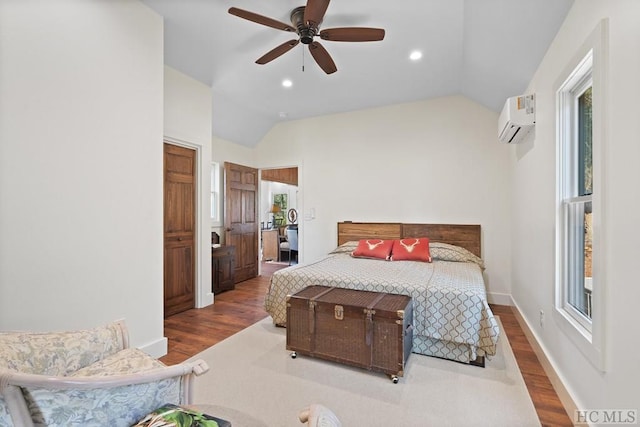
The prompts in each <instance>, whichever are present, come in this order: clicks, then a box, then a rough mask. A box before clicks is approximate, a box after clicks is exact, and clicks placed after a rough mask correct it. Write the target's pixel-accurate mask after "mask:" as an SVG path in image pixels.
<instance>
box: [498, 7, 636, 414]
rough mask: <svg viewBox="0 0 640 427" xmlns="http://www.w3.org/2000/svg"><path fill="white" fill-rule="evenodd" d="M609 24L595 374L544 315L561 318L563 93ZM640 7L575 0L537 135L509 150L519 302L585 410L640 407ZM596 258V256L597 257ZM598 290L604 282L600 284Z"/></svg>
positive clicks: (546, 66) (534, 88)
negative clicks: (558, 197) (586, 46)
mask: <svg viewBox="0 0 640 427" xmlns="http://www.w3.org/2000/svg"><path fill="white" fill-rule="evenodd" d="M603 18H608V19H609V55H610V60H609V64H608V68H609V78H608V79H607V81H606V84H607V86H608V87H609V94H608V103H609V109H608V111H607V113H606V114H607V116H608V119H609V120H608V137H607V140H606V141H605V149H604V154H605V158H604V176H603V177H602V179H603V182H604V193H605V194H603V197H604V212H603V213H602V217H601V218H602V221H603V222H602V228H601V229H600V230H594V232H601V233H602V235H603V236H604V239H605V243H606V251H605V253H602V254H601V256H603V257H604V258H605V259H604V266H605V270H606V272H605V276H606V278H607V283H602V284H600V285H601V286H605V287H606V289H607V292H606V297H605V300H606V301H605V305H604V307H602V306H599V307H598V306H595V307H594V310H604V312H605V321H606V326H605V327H606V334H605V348H606V350H605V360H606V364H607V365H608V368H607V371H606V372H600V371H599V370H598V369H596V368H595V367H594V366H593V365H592V364H591V363H590V362H589V361H588V360H587V359H586V358H585V357H584V356H583V355H582V353H581V352H580V351H579V350H578V349H577V348H576V346H575V345H574V344H573V342H572V341H571V340H569V339H568V337H567V336H566V335H564V333H563V332H562V331H561V330H560V329H559V328H558V325H557V324H556V323H555V319H554V318H553V316H546V323H545V326H544V328H543V327H541V326H540V324H539V321H538V313H539V310H540V309H543V310H545V311H546V312H547V313H552V310H553V302H554V277H555V272H554V271H555V270H554V269H555V254H554V236H555V189H556V183H555V162H556V155H555V152H556V151H555V150H556V145H555V144H556V142H555V94H554V92H553V88H554V85H555V84H556V82H557V81H558V79H559V78H560V77H561V76H562V72H563V70H564V68H565V67H566V66H567V64H568V62H569V61H570V60H571V58H573V57H574V56H575V55H576V54H577V52H578V50H579V49H580V47H581V46H582V45H583V43H584V42H585V40H586V39H587V37H588V36H589V34H591V32H592V31H593V30H594V28H595V27H596V25H597V24H598V23H599V21H600V20H601V19H603ZM639 20H640V2H637V1H632V0H610V1H601V0H576V2H575V4H574V6H573V8H572V9H571V12H570V13H569V15H568V16H567V19H566V21H565V23H564V24H563V26H562V28H561V29H560V31H559V33H558V35H557V36H556V39H555V40H554V42H553V44H552V45H551V47H550V48H549V50H548V52H547V54H546V56H545V58H544V60H543V61H542V63H541V64H540V66H539V68H538V70H537V72H536V74H535V77H534V79H533V80H532V82H531V83H530V91H531V92H535V93H536V97H537V100H536V101H537V102H536V103H537V114H536V122H537V123H536V130H535V135H534V137H533V138H531V139H530V140H529V141H527V142H525V143H524V144H523V145H521V146H516V147H510V149H509V151H510V154H511V160H510V163H511V168H512V173H511V180H512V181H513V193H512V208H513V234H512V242H511V245H512V247H513V274H512V278H513V285H512V287H513V298H514V300H515V302H516V304H517V305H518V306H519V308H520V310H521V311H522V312H523V314H524V316H525V318H526V320H527V321H528V323H529V325H530V326H531V328H532V329H533V331H534V333H535V334H536V335H537V338H538V340H539V341H540V342H541V343H542V346H543V347H544V348H545V350H546V353H547V356H548V357H549V359H550V360H551V362H552V363H553V364H554V365H555V368H556V370H557V371H558V372H559V374H560V376H561V378H562V379H563V383H564V384H565V386H566V387H567V389H568V391H569V392H570V394H571V395H572V397H573V399H574V401H575V402H576V404H577V406H578V407H579V408H580V409H607V408H612V409H616V408H617V409H640V394H639V393H638V391H637V384H638V382H640V364H639V363H638V361H639V360H640V358H639V357H640V356H639V353H640V341H639V340H638V334H637V332H636V331H637V324H638V316H637V313H638V308H637V307H638V301H640V286H638V273H637V265H638V261H637V255H638V253H639V251H638V243H637V242H638V241H639V240H640V229H639V227H638V218H639V216H638V210H639V209H640V192H639V191H638V182H640V180H639V179H638V166H637V162H638V159H640V144H638V135H640V121H639V120H638V116H639V114H640V108H638V104H637V100H638V95H639V94H640V80H639V79H638V76H640V55H639V54H638V52H640V26H638V22H639ZM594 254H595V251H594ZM595 286H598V283H596V284H595Z"/></svg>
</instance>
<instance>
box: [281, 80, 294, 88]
mask: <svg viewBox="0 0 640 427" xmlns="http://www.w3.org/2000/svg"><path fill="white" fill-rule="evenodd" d="M282 86H283V87H291V86H293V82H292V81H291V79H284V80H283V81H282Z"/></svg>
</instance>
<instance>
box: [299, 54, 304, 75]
mask: <svg viewBox="0 0 640 427" xmlns="http://www.w3.org/2000/svg"><path fill="white" fill-rule="evenodd" d="M300 50H301V51H302V72H303V73H304V51H305V49H300Z"/></svg>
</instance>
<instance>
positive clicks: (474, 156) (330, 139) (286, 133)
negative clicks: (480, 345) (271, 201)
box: [255, 96, 511, 303]
mask: <svg viewBox="0 0 640 427" xmlns="http://www.w3.org/2000/svg"><path fill="white" fill-rule="evenodd" d="M496 123H497V114H496V113H495V112H493V111H490V110H488V109H486V108H484V107H482V106H480V105H479V104H476V103H475V102H473V101H470V100H469V99H467V98H464V97H462V96H453V97H446V98H439V99H434V100H430V101H422V102H415V103H408V104H401V105H394V106H390V107H385V108H377V109H371V110H362V111H357V112H351V113H343V114H336V115H330V116H324V117H317V118H311V119H305V120H299V121H293V122H284V123H281V124H279V125H277V126H276V127H274V128H273V129H272V130H271V132H269V133H268V134H267V136H266V137H265V138H264V139H263V141H262V142H261V143H260V144H259V145H258V146H257V147H256V149H255V158H256V159H258V160H257V165H258V167H261V168H266V167H274V166H282V165H287V166H294V165H295V166H298V167H299V168H300V169H299V170H300V179H299V183H300V190H299V194H298V204H299V205H298V208H299V209H298V217H299V223H300V245H301V247H302V251H301V253H302V255H303V257H304V259H302V260H301V261H302V262H309V261H313V260H315V259H318V258H319V257H321V256H323V255H325V254H326V253H327V252H329V251H330V250H331V249H333V248H334V247H335V245H336V232H337V225H336V224H337V222H339V221H344V220H351V221H398V222H427V223H461V224H465V223H466V224H481V225H482V232H483V257H484V258H485V260H486V263H487V270H486V275H485V277H486V279H487V286H488V290H489V292H490V298H491V299H493V300H497V301H498V302H503V303H505V302H506V303H508V301H509V299H508V297H507V295H509V294H510V293H511V291H510V284H509V278H510V270H509V268H510V247H509V245H510V239H509V232H510V215H509V212H508V211H509V199H508V194H509V191H510V185H509V180H508V168H507V165H508V154H509V150H508V147H506V146H504V145H501V144H500V143H499V142H498V140H497V136H496V126H497V124H496ZM312 209H313V210H315V219H309V218H308V216H309V214H310V213H311V210H312ZM305 215H307V219H306V220H305Z"/></svg>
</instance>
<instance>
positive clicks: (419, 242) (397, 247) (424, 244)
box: [391, 237, 431, 262]
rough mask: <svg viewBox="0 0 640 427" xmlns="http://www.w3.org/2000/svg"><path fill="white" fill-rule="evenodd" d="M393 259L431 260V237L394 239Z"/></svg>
mask: <svg viewBox="0 0 640 427" xmlns="http://www.w3.org/2000/svg"><path fill="white" fill-rule="evenodd" d="M391 260H392V261H423V262H431V254H430V253H429V239H428V238H426V237H421V238H419V239H400V240H394V241H393V250H392V252H391Z"/></svg>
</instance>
